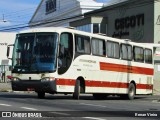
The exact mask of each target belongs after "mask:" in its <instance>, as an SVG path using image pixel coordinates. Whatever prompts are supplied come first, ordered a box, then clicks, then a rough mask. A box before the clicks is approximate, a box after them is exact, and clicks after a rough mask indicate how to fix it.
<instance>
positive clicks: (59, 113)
mask: <svg viewBox="0 0 160 120" xmlns="http://www.w3.org/2000/svg"><path fill="white" fill-rule="evenodd" d="M49 113H53V114H58V115H66V116H69V115H70V114H67V113H61V112H49Z"/></svg>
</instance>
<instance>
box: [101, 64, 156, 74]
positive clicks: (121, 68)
mask: <svg viewBox="0 0 160 120" xmlns="http://www.w3.org/2000/svg"><path fill="white" fill-rule="evenodd" d="M100 70H108V71H116V72H126V73H135V74H145V75H153V73H154V71H153V69H152V68H144V67H136V66H127V65H121V64H113V63H104V62H100Z"/></svg>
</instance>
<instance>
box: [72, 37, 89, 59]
mask: <svg viewBox="0 0 160 120" xmlns="http://www.w3.org/2000/svg"><path fill="white" fill-rule="evenodd" d="M75 50H76V56H79V55H81V54H90V52H91V50H90V38H89V37H87V36H81V35H75Z"/></svg>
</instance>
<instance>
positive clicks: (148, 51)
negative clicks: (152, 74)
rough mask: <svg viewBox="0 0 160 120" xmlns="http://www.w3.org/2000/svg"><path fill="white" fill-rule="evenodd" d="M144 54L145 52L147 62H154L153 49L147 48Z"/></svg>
mask: <svg viewBox="0 0 160 120" xmlns="http://www.w3.org/2000/svg"><path fill="white" fill-rule="evenodd" d="M144 54H145V63H149V64H152V50H150V49H145V51H144Z"/></svg>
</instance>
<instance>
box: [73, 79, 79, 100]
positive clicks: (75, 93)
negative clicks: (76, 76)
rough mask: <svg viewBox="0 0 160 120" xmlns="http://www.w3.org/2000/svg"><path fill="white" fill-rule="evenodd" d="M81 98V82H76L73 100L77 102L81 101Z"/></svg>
mask: <svg viewBox="0 0 160 120" xmlns="http://www.w3.org/2000/svg"><path fill="white" fill-rule="evenodd" d="M79 96H80V81H79V80H76V85H75V88H74V93H73V98H74V99H76V100H79Z"/></svg>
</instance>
